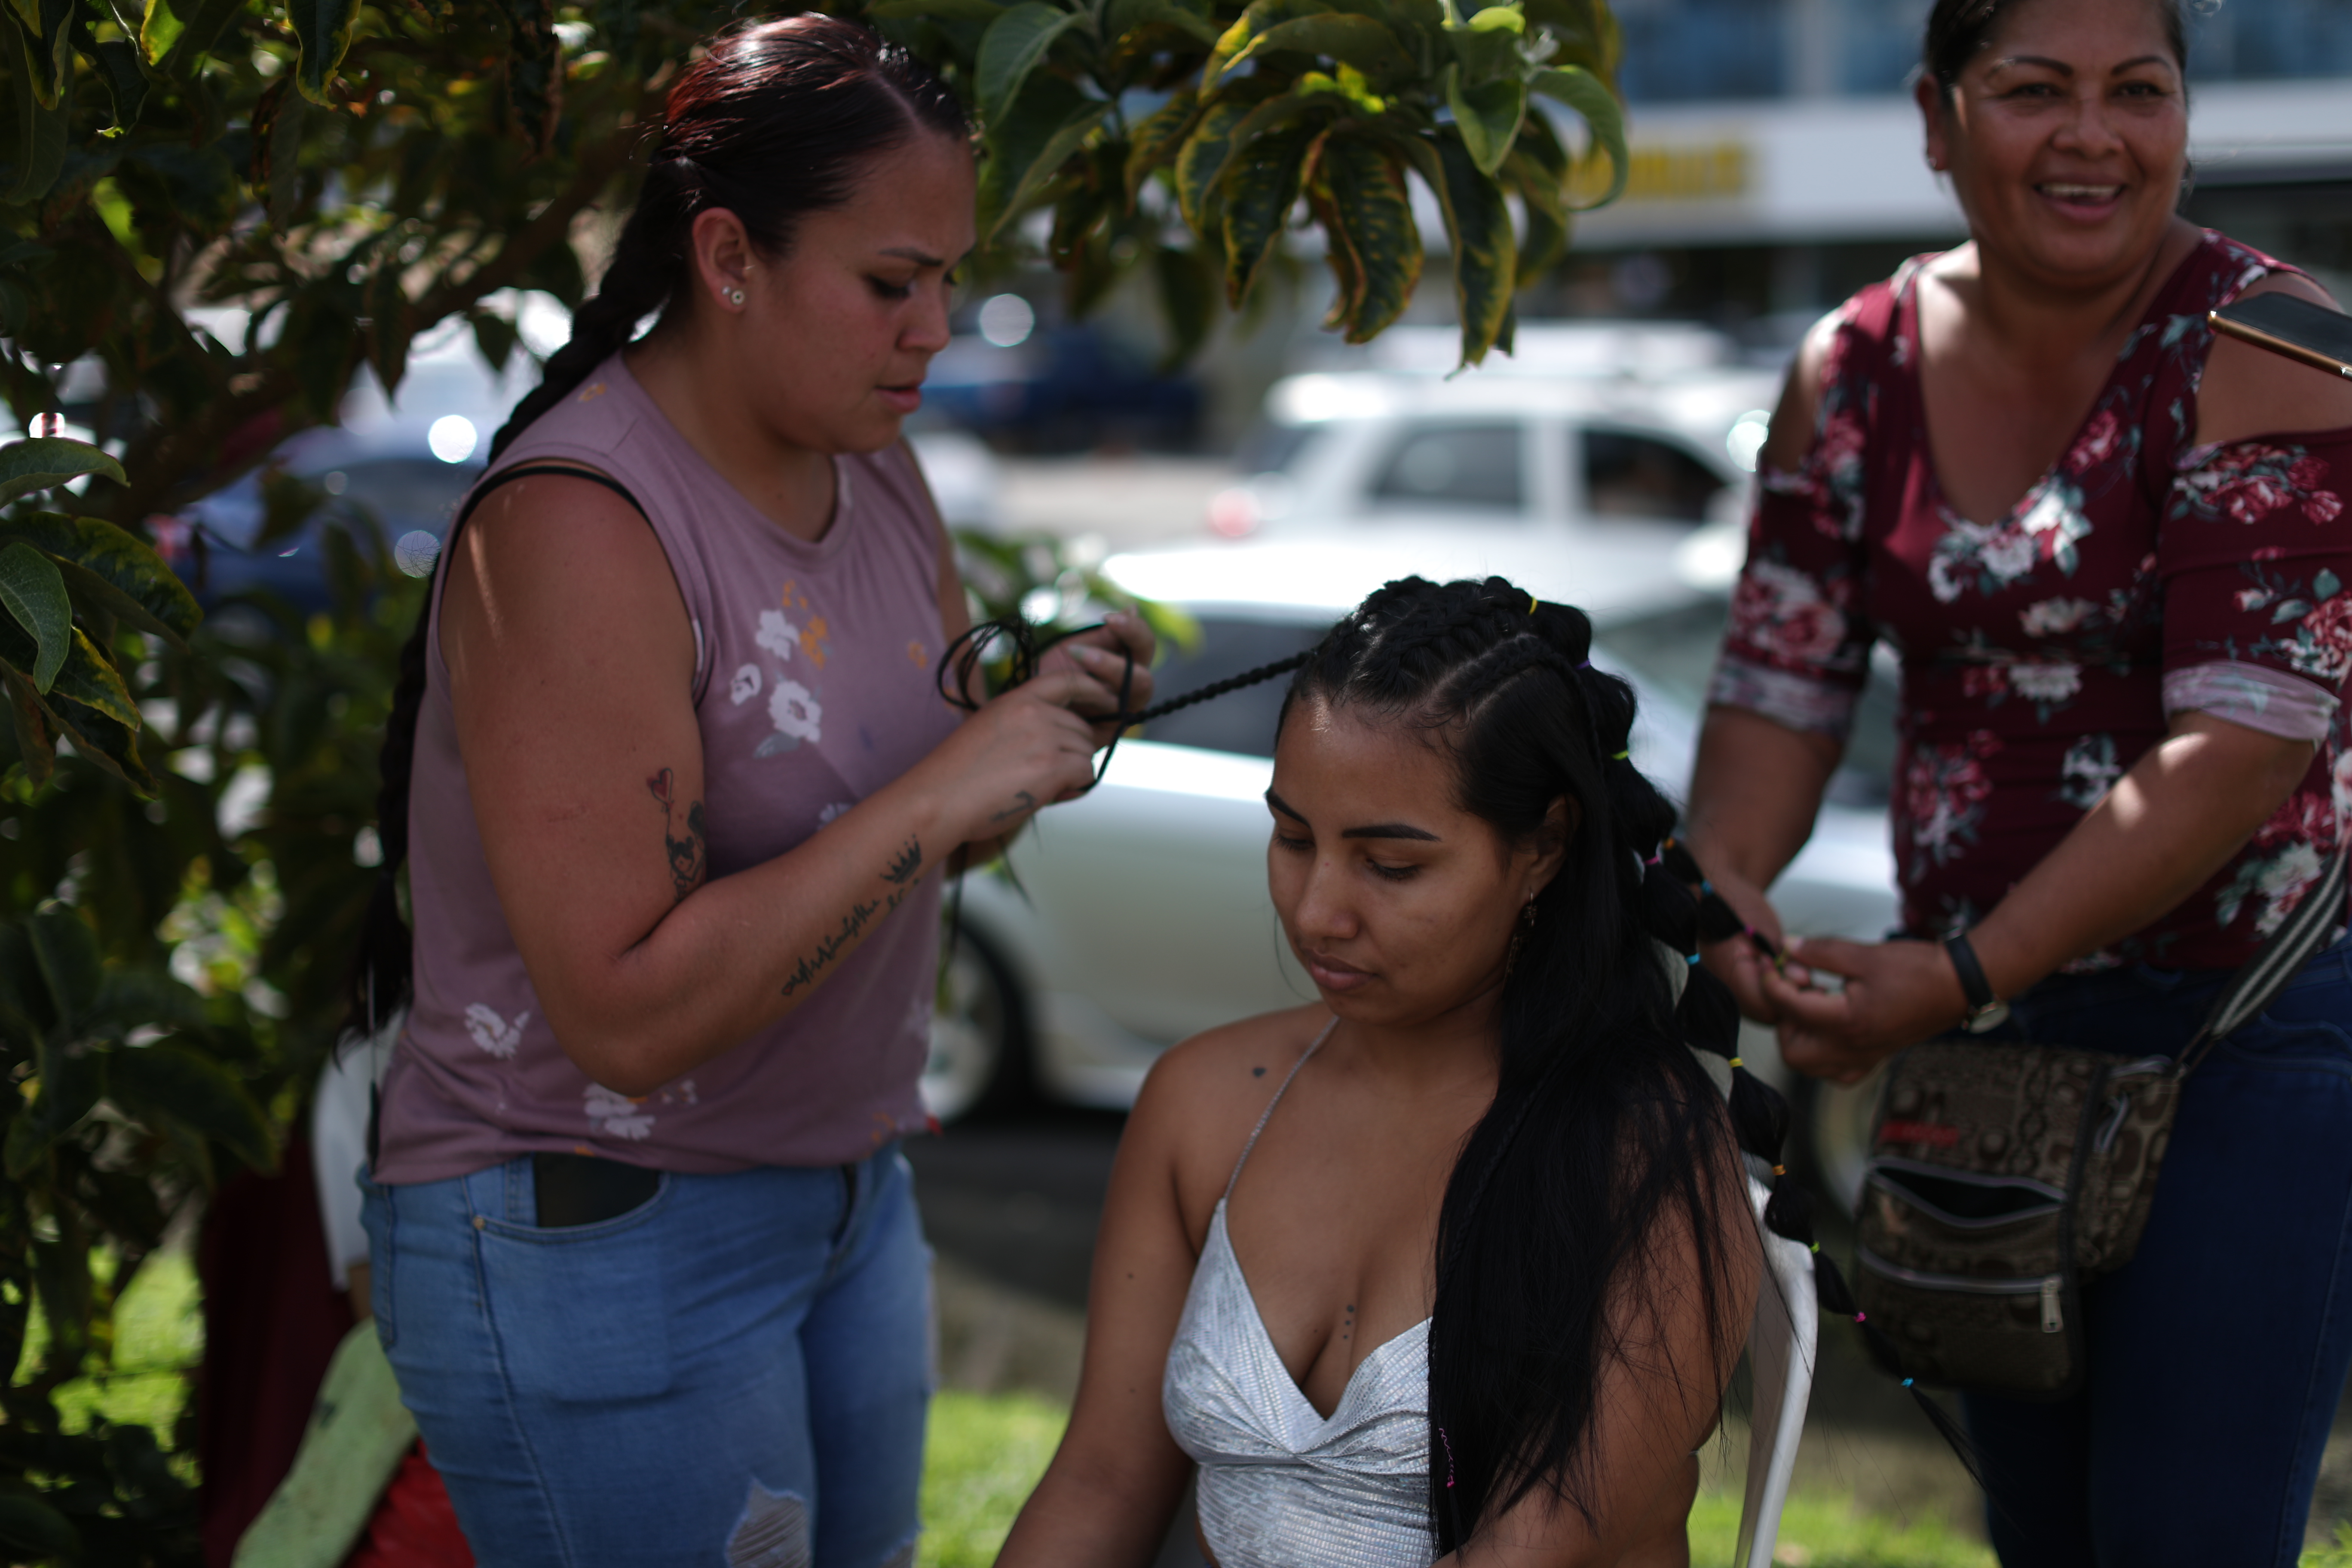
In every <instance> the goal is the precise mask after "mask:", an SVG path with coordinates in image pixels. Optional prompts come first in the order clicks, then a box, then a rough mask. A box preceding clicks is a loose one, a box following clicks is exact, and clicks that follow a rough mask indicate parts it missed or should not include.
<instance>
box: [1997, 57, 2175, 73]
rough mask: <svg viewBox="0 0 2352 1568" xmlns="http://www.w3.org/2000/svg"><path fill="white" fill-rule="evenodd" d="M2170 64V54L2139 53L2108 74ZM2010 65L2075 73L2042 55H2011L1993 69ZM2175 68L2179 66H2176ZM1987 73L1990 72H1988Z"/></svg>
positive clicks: (2068, 66) (2061, 63)
mask: <svg viewBox="0 0 2352 1568" xmlns="http://www.w3.org/2000/svg"><path fill="white" fill-rule="evenodd" d="M2170 65H2173V59H2172V57H2171V56H2170V55H2139V56H2136V57H2135V58H2131V59H2127V60H2125V61H2124V62H2123V63H2122V64H2120V65H2116V66H2113V67H2110V68H2108V71H2107V74H2108V75H2109V76H2121V75H2122V74H2123V73H2124V72H2126V71H2127V70H2136V69H2137V68H2139V67H2141V66H2170ZM2009 66H2040V67H2042V68H2043V69H2045V70H2053V71H2056V72H2057V73H2058V74H2059V75H2060V76H2063V77H2072V76H2073V75H2074V67H2073V66H2070V65H2068V64H2067V63H2066V62H2065V61H2064V60H2053V59H2051V58H2047V57H2046V56H2042V55H2010V56H2008V57H2006V58H2001V59H1997V60H1995V61H1993V63H1992V69H1993V70H1996V71H1997V70H2000V69H2002V68H2005V67H2009ZM2176 68H2177V67H2176ZM1987 74H1990V72H1988V73H1987Z"/></svg>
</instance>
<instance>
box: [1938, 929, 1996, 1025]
mask: <svg viewBox="0 0 2352 1568" xmlns="http://www.w3.org/2000/svg"><path fill="white" fill-rule="evenodd" d="M1944 951H1945V952H1947V953H1948V954H1950V955H1951V960H1952V968H1953V970H1954V972H1955V973H1958V975H1959V977H1960V992H1961V994H1963V995H1965V996H1966V997H1968V999H1969V1011H1968V1016H1966V1017H1965V1018H1963V1019H1961V1020H1960V1027H1962V1028H1963V1029H1966V1030H1967V1031H1968V1032H1969V1034H1971V1035H1981V1034H1983V1033H1984V1032H1985V1031H1986V1030H1988V1029H1998V1028H2000V1026H2001V1025H2003V1024H2004V1023H2006V1022H2008V1021H2009V1004H2008V1003H2006V1002H2004V1001H2002V1000H2001V999H2000V997H1998V996H1996V995H1994V994H1992V983H1991V982H1990V981H1989V980H1987V979H1986V978H1985V972H1984V965H1983V964H1981V963H1978V962H1977V950H1976V949H1975V948H1973V947H1970V946H1969V939H1968V937H1967V935H1966V934H1965V933H1963V934H1962V935H1959V936H1948V937H1946V938H1945V939H1944Z"/></svg>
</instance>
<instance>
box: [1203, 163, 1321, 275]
mask: <svg viewBox="0 0 2352 1568" xmlns="http://www.w3.org/2000/svg"><path fill="white" fill-rule="evenodd" d="M1309 140H1310V139H1309V137H1308V134H1307V132H1305V131H1303V130H1293V131H1276V132H1271V133H1269V134H1267V135H1264V136H1260V137H1258V138H1257V139H1256V140H1255V141H1253V142H1251V143H1250V144H1249V145H1248V146H1246V147H1244V148H1243V149H1242V151H1241V152H1240V153H1238V154H1236V155H1235V156H1234V163H1233V167H1232V168H1231V169H1230V170H1229V171H1228V172H1227V173H1226V174H1225V178H1224V196H1225V299H1226V301H1227V302H1228V303H1230V304H1234V305H1239V304H1240V303H1241V302H1242V300H1244V298H1246V297H1247V296H1248V294H1249V291H1250V288H1251V286H1252V285H1254V284H1255V282H1256V281H1257V275H1258V269H1259V268H1261V267H1263V266H1264V265H1265V258H1266V256H1267V254H1268V253H1269V252H1271V251H1272V250H1273V249H1274V247H1275V245H1276V243H1277V242H1278V241H1279V240H1280V239H1281V238H1282V229H1283V225H1284V224H1285V223H1286V222H1287V221H1288V219H1289V217H1290V209H1291V207H1292V205H1294V204H1296V203H1297V200H1298V187H1299V183H1300V180H1301V178H1302V176H1303V175H1304V174H1305V173H1306V168H1307V145H1308V142H1309Z"/></svg>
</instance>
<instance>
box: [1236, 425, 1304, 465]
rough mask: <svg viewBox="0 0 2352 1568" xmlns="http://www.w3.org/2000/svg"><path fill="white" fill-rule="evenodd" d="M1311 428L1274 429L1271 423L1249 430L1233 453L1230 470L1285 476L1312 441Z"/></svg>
mask: <svg viewBox="0 0 2352 1568" xmlns="http://www.w3.org/2000/svg"><path fill="white" fill-rule="evenodd" d="M1316 429H1317V426H1312V425H1276V424H1275V423H1274V422H1273V421H1271V420H1266V421H1263V422H1261V423H1259V424H1257V425H1255V426H1251V428H1250V433H1249V434H1248V435H1246V436H1244V437H1242V444H1241V445H1240V447H1236V448H1235V449H1234V471H1235V472H1236V473H1243V474H1279V473H1283V472H1286V470H1287V469H1288V468H1289V467H1290V465H1291V464H1292V463H1293V462H1295V461H1297V458H1298V454H1299V453H1300V452H1301V451H1303V450H1305V449H1306V447H1307V442H1308V441H1310V440H1312V439H1313V438H1314V436H1315V432H1316Z"/></svg>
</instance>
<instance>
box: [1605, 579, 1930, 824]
mask: <svg viewBox="0 0 2352 1568" xmlns="http://www.w3.org/2000/svg"><path fill="white" fill-rule="evenodd" d="M1730 608H1731V605H1730V601H1729V600H1728V599H1724V598H1719V597H1709V598H1705V599H1698V600H1694V601H1692V602H1690V603H1687V604H1683V605H1676V606H1675V607H1674V608H1673V609H1670V610H1661V611H1659V612H1657V613H1656V614H1654V615H1649V616H1639V617H1637V618H1635V619H1633V620H1627V621H1619V622H1615V623H1612V625H1610V626H1607V627H1606V628H1604V629H1603V630H1601V632H1600V633H1599V634H1598V635H1597V636H1596V637H1595V641H1597V642H1598V643H1599V644H1600V646H1601V648H1602V649H1603V650H1604V662H1607V663H1611V664H1615V665H1617V666H1618V667H1620V668H1623V669H1627V670H1631V671H1632V672H1633V673H1634V674H1637V675H1639V676H1640V677H1641V678H1642V679H1643V680H1645V681H1647V682H1648V683H1649V684H1650V685H1651V686H1653V687H1654V688H1656V689H1658V690H1660V691H1663V692H1664V693H1665V694H1666V695H1667V696H1668V697H1670V698H1672V699H1673V700H1675V701H1677V702H1679V703H1682V704H1684V705H1685V707H1687V708H1688V709H1689V710H1690V711H1691V712H1693V713H1695V714H1696V713H1700V712H1703V711H1705V710H1706V689H1707V684H1708V682H1709V681H1710V680H1711V679H1713V678H1714V675H1715V657H1716V654H1717V650H1719V649H1720V648H1721V647H1722V646H1723V627H1724V623H1725V621H1726V620H1727V618H1728V616H1729V614H1730ZM1894 777H1895V687H1894V684H1893V682H1891V681H1890V680H1889V679H1887V678H1886V675H1885V672H1884V671H1883V670H1881V669H1880V668H1877V662H1876V661H1873V666H1872V669H1871V673H1870V680H1869V682H1868V684H1866V685H1865V686H1864V688H1863V692H1862V702H1861V704H1860V706H1859V707H1857V708H1856V709H1855V710H1854V717H1853V734H1852V735H1850V736H1849V737H1848V738H1847V740H1846V748H1845V760H1844V761H1843V763H1841V764H1840V765H1839V767H1838V771H1837V773H1836V774H1835V776H1833V777H1832V779H1831V780H1830V787H1829V793H1828V798H1829V799H1830V800H1832V801H1833V802H1835V803H1836V804H1838V805H1852V806H1860V807H1863V808H1864V809H1878V808H1884V807H1885V805H1886V804H1887V802H1888V801H1889V800H1890V799H1891V798H1892V795H1891V791H1892V788H1893V784H1894Z"/></svg>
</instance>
